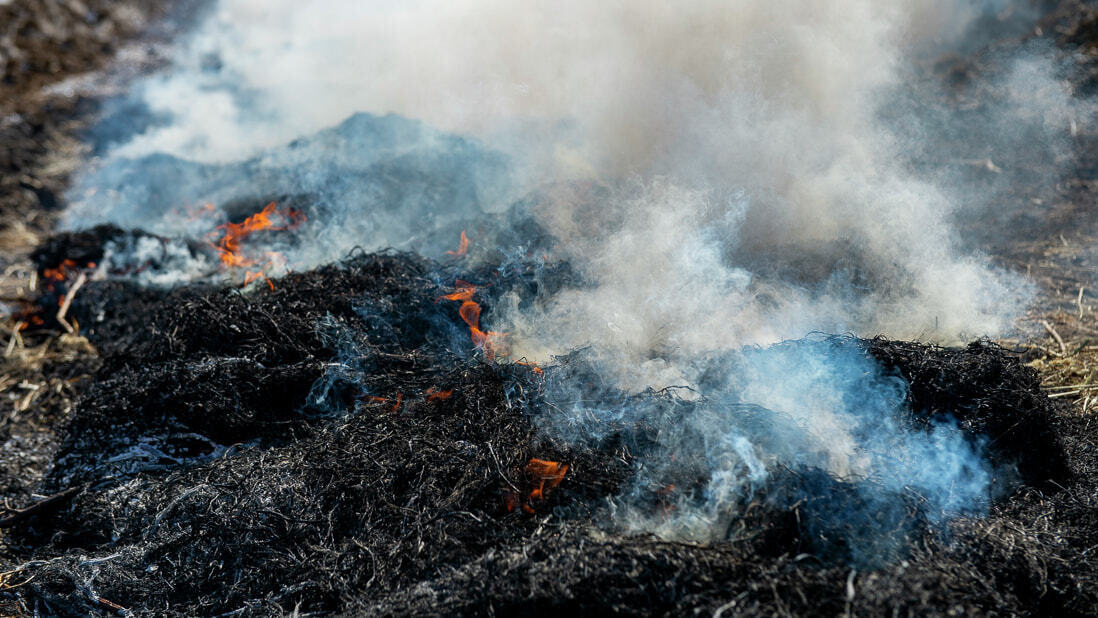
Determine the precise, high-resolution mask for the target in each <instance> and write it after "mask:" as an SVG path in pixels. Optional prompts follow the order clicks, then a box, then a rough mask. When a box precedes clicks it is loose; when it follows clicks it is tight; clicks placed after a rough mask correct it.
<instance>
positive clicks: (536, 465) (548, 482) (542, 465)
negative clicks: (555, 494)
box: [526, 459, 568, 500]
mask: <svg viewBox="0 0 1098 618" xmlns="http://www.w3.org/2000/svg"><path fill="white" fill-rule="evenodd" d="M567 473H568V464H560V463H557V462H555V461H546V460H544V459H531V460H530V461H529V462H527V464H526V474H528V475H529V476H530V477H531V478H532V479H533V480H534V481H535V482H536V483H537V484H538V486H537V487H536V488H534V489H533V490H532V491H531V492H530V499H531V500H542V499H544V498H545V492H546V491H547V490H550V489H555V488H556V487H557V486H558V485H560V483H561V481H563V480H564V475H565V474H567Z"/></svg>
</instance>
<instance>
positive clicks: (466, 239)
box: [446, 230, 469, 257]
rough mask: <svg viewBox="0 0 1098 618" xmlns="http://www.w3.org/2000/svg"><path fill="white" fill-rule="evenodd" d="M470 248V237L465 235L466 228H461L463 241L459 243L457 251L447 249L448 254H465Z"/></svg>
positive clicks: (458, 255)
mask: <svg viewBox="0 0 1098 618" xmlns="http://www.w3.org/2000/svg"><path fill="white" fill-rule="evenodd" d="M468 250H469V237H468V236H466V235H465V230H461V241H460V242H459V243H458V248H457V251H447V252H446V255H453V256H457V257H460V256H463V255H465V252H466V251H468Z"/></svg>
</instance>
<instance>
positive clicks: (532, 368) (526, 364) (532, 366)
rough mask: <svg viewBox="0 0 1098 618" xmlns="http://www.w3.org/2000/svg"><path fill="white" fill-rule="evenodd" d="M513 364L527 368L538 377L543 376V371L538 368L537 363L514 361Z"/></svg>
mask: <svg viewBox="0 0 1098 618" xmlns="http://www.w3.org/2000/svg"><path fill="white" fill-rule="evenodd" d="M515 364H516V365H522V366H523V367H529V368H530V371H533V372H534V373H536V374H538V375H539V376H540V375H544V374H545V371H544V370H542V368H541V367H538V364H537V363H532V362H530V361H515Z"/></svg>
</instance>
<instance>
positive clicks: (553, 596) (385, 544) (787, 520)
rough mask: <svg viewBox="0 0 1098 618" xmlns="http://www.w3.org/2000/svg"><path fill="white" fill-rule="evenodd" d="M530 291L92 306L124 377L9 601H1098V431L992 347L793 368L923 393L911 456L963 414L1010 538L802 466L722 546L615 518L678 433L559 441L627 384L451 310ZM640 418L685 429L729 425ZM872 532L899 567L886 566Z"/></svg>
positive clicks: (99, 411) (116, 295)
mask: <svg viewBox="0 0 1098 618" xmlns="http://www.w3.org/2000/svg"><path fill="white" fill-rule="evenodd" d="M118 233H119V232H118V231H117V230H106V233H104V231H102V230H101V231H100V232H98V233H96V232H92V233H79V234H71V235H63V236H61V237H58V238H56V239H54V240H53V241H52V242H51V243H49V244H48V245H47V246H46V247H45V248H44V250H43V251H41V252H39V253H38V254H37V255H38V259H39V260H40V261H39V268H40V269H41V270H42V271H43V272H45V270H46V269H48V268H57V267H58V265H59V263H60V262H61V261H62V260H64V259H73V258H75V257H78V259H81V260H88V261H94V258H95V257H96V256H95V255H94V254H95V253H96V250H95V249H94V246H95V244H96V242H97V240H96V239H98V242H100V243H102V242H107V240H106V239H110V238H114V239H115V240H117V234H118ZM100 250H101V249H100ZM80 251H83V253H81V254H80V255H79V256H75V255H73V254H74V253H77V252H80ZM89 251H91V254H89V253H88V252H89ZM66 256H72V257H66ZM531 268H532V267H531ZM531 273H532V270H530V269H525V270H524V269H523V268H522V267H512V268H511V269H509V270H508V271H506V272H505V273H503V274H501V273H500V271H499V270H495V269H488V268H486V269H482V270H479V271H464V270H462V268H461V265H460V263H456V264H455V263H453V262H451V263H439V262H435V261H432V260H428V259H426V258H423V257H420V256H416V255H414V254H408V253H396V252H389V253H384V252H383V253H372V254H368V253H364V252H355V253H353V254H351V255H348V256H347V257H346V258H345V259H344V260H342V261H341V262H339V263H336V264H332V265H329V266H325V267H321V268H318V269H315V270H311V271H308V272H303V273H296V274H290V275H287V276H285V277H282V278H278V279H276V280H275V281H273V289H271V288H270V287H268V286H266V285H262V284H253V285H252V286H251V287H249V288H247V289H244V290H242V289H240V288H239V287H238V286H237V285H232V286H216V285H209V284H202V285H185V286H179V287H174V288H170V289H168V288H151V287H143V286H140V285H139V284H137V283H134V282H133V281H126V280H120V279H107V280H101V281H91V282H89V283H87V284H86V285H85V286H84V288H83V289H82V290H80V291H79V293H78V294H76V296H75V297H74V299H73V302H72V308H71V312H72V313H71V315H72V318H73V319H74V320H76V321H77V322H78V323H79V324H82V325H84V326H83V328H84V332H86V333H87V334H88V336H89V337H90V338H91V339H92V341H93V342H94V343H95V345H96V346H98V348H99V351H100V354H101V356H102V364H101V367H100V368H99V369H98V371H97V373H96V375H95V377H94V380H93V381H92V383H91V385H90V387H89V388H88V390H87V391H86V393H85V394H84V396H83V397H82V398H81V399H80V401H79V403H78V405H77V407H76V409H75V410H74V412H73V414H72V416H71V419H70V420H69V422H68V423H67V425H66V427H65V428H64V430H63V432H62V437H61V439H60V445H59V448H58V449H57V451H56V453H55V455H54V457H53V465H52V468H51V470H50V472H49V473H48V475H47V477H46V479H45V480H44V482H43V483H42V485H41V487H40V489H39V493H42V494H50V495H58V498H57V499H56V500H54V501H53V502H52V503H51V504H50V505H49V507H50V508H48V509H47V508H43V509H41V510H39V511H32V512H30V513H28V514H27V515H26V516H25V517H23V518H19V520H18V521H15V522H9V525H11V528H10V538H9V542H10V543H11V544H12V545H11V547H10V549H11V551H12V552H13V554H14V555H16V556H18V557H19V560H18V561H17V562H16V563H13V564H11V565H10V566H9V571H10V572H9V574H8V575H7V576H8V577H10V578H12V579H11V580H9V581H14V580H15V579H18V580H19V581H20V582H23V581H25V582H26V583H24V584H23V585H20V586H18V587H15V588H13V589H11V590H9V591H7V592H4V593H3V595H4V598H5V599H6V601H5V603H6V604H7V606H8V607H9V608H10V609H13V610H18V611H24V612H37V613H46V614H62V615H86V614H89V613H92V614H95V613H98V614H115V613H126V612H134V613H138V614H141V613H164V614H170V615H215V614H218V615H220V614H229V613H231V614H243V615H269V614H271V613H290V612H298V613H315V614H330V613H367V614H378V615H380V614H384V615H435V614H438V613H458V614H489V613H496V614H506V615H511V614H518V613H523V614H526V613H530V614H534V615H550V614H552V615H555V614H559V613H561V612H565V611H577V612H584V613H598V614H603V613H608V614H616V615H667V614H683V613H688V612H702V613H713V612H720V611H721V610H722V608H723V610H724V611H735V612H737V613H751V614H762V613H766V614H772V613H779V612H780V613H785V612H793V613H808V612H811V613H821V612H822V613H839V612H841V611H846V610H849V611H861V612H864V613H884V612H885V611H890V612H898V613H902V614H916V613H918V614H926V613H944V612H947V611H961V612H965V613H993V612H1010V613H1037V612H1041V613H1048V612H1054V613H1057V614H1059V615H1073V614H1078V615H1083V614H1086V613H1087V612H1089V611H1090V610H1091V609H1092V608H1093V607H1094V603H1095V602H1098V598H1096V593H1095V591H1096V590H1098V587H1096V586H1095V584H1096V583H1098V571H1096V569H1095V568H1094V567H1093V566H1092V565H1093V561H1089V560H1087V558H1086V555H1085V554H1086V552H1087V551H1088V546H1087V541H1086V539H1087V538H1090V534H1091V532H1092V531H1093V530H1094V527H1095V525H1096V522H1095V521H1094V516H1093V512H1094V511H1093V510H1092V505H1090V504H1088V500H1092V496H1093V495H1095V494H1094V489H1095V487H1096V485H1098V483H1096V479H1098V465H1096V462H1095V461H1094V456H1093V453H1089V452H1087V451H1086V449H1083V448H1080V447H1079V446H1078V445H1077V444H1076V442H1075V440H1077V439H1079V438H1080V437H1082V436H1083V435H1084V432H1085V428H1084V427H1082V426H1081V425H1080V423H1079V422H1077V421H1075V420H1071V419H1067V418H1065V417H1064V416H1063V415H1061V414H1059V413H1058V411H1057V409H1056V408H1055V406H1053V403H1052V401H1051V400H1049V399H1048V398H1047V397H1046V395H1045V394H1044V393H1043V392H1042V391H1041V390H1040V388H1039V386H1038V382H1037V379H1036V376H1035V374H1034V372H1033V371H1032V370H1030V369H1028V368H1026V367H1024V366H1023V365H1022V364H1021V363H1020V362H1019V361H1018V360H1017V359H1016V358H1015V357H1013V356H1012V355H1010V354H1009V353H1008V352H1006V351H1004V350H1002V349H1000V348H997V347H996V346H994V345H992V344H990V343H986V342H977V343H973V344H971V345H970V346H968V347H966V348H957V349H953V348H938V347H932V346H927V345H922V344H915V343H904V342H897V341H888V340H884V339H873V340H860V339H855V338H851V337H826V338H822V337H821V338H815V339H807V340H803V341H798V342H788V343H786V344H782V346H780V347H792V348H811V349H822V350H826V351H828V353H839V354H846V353H850V354H854V355H857V356H860V357H863V358H865V359H869V360H870V361H871V362H873V363H877V364H879V365H880V366H881V367H882V368H883V369H884V371H885V372H887V373H889V374H890V375H895V376H897V377H901V378H903V379H904V380H906V381H907V382H908V383H909V384H910V388H909V389H907V390H906V391H905V392H906V404H907V405H906V406H905V407H904V410H906V413H905V416H904V417H903V418H899V419H895V420H896V422H899V423H902V424H903V425H904V426H905V427H906V428H907V429H906V431H910V432H926V431H929V429H928V426H929V424H930V423H931V422H932V421H933V419H935V418H936V417H939V416H941V415H943V414H949V415H951V416H952V417H953V418H954V419H955V421H956V423H957V425H958V427H959V428H960V431H961V432H962V433H963V435H964V436H965V439H966V440H972V441H975V442H986V444H987V445H988V448H987V449H986V451H985V454H984V456H985V457H986V461H987V463H988V465H989V469H991V470H993V471H994V474H995V479H994V480H995V482H994V483H993V485H995V490H994V492H993V495H992V498H993V499H994V502H993V504H991V506H990V510H989V512H988V513H987V514H986V515H985V514H982V513H970V514H965V513H960V514H955V515H954V516H952V517H950V518H949V519H948V520H946V521H944V522H942V521H939V520H937V519H935V518H934V517H933V512H932V511H933V508H934V507H933V505H930V504H929V503H928V502H927V500H926V499H925V497H924V496H922V495H921V494H920V489H919V488H917V487H911V488H908V489H907V490H905V492H904V495H903V496H901V497H900V500H899V501H898V502H887V501H886V502H879V503H878V502H874V501H872V500H868V499H867V498H866V496H868V495H873V494H874V493H876V492H877V491H878V488H875V487H873V486H874V485H875V484H879V482H880V481H879V480H878V479H874V478H855V477H850V478H841V477H838V476H836V475H834V474H832V473H830V472H829V471H827V470H825V469H821V468H818V467H811V466H802V467H785V468H780V469H778V470H776V471H775V473H774V474H773V475H771V476H770V477H768V479H767V480H766V482H765V483H763V484H761V485H760V486H758V487H757V488H756V489H755V490H754V491H752V492H750V493H747V494H745V495H743V496H742V499H741V501H740V502H739V503H738V504H728V505H726V509H727V511H728V514H729V517H728V519H727V528H726V532H725V533H723V534H722V535H721V538H719V539H716V540H713V541H710V542H705V543H697V542H688V541H682V540H678V541H676V540H666V539H662V538H659V537H656V536H653V535H651V534H645V533H638V532H631V531H629V530H627V529H624V528H623V527H622V526H620V525H618V523H616V522H615V521H614V519H613V518H612V517H611V516H610V514H609V512H608V511H609V509H610V508H611V507H610V506H609V505H613V504H614V503H615V500H614V499H615V497H616V496H618V495H619V494H621V493H622V491H623V490H624V489H625V488H626V487H627V486H629V484H630V483H632V482H634V481H633V480H632V479H634V478H635V477H636V476H637V469H636V467H637V465H638V464H640V463H642V462H643V457H642V456H641V453H643V452H644V450H645V449H646V448H648V447H650V446H651V445H652V444H655V443H658V442H659V440H660V437H659V433H660V432H661V431H667V429H668V428H667V427H661V426H658V424H656V423H654V421H653V419H654V418H656V417H653V416H651V415H640V416H637V417H636V419H635V420H632V421H631V420H630V418H629V417H628V416H625V417H622V418H620V419H618V420H616V421H615V423H616V424H611V425H613V426H610V425H607V426H606V427H604V429H605V431H604V432H603V433H602V435H600V436H599V438H598V440H594V441H588V442H584V443H577V442H570V441H563V440H560V439H557V437H556V436H555V434H553V433H551V432H546V431H544V430H543V429H541V428H539V422H540V421H539V419H541V418H543V417H545V416H546V415H547V414H550V413H551V412H550V408H551V407H552V406H553V405H555V404H554V401H553V389H554V384H556V383H557V382H558V381H559V380H560V379H566V380H567V382H568V383H570V384H574V383H576V382H577V380H579V376H581V375H586V376H587V378H588V381H586V382H584V381H583V380H579V383H581V384H586V385H587V386H585V387H583V388H584V389H587V390H588V391H589V392H590V393H592V394H593V395H592V396H597V397H598V398H601V399H604V400H605V399H607V398H608V397H609V395H608V394H607V391H608V390H612V389H611V387H608V386H606V385H605V384H599V383H598V378H597V374H595V373H594V372H593V371H592V370H591V368H590V367H587V366H586V365H585V361H584V359H582V358H580V357H578V356H575V355H574V356H573V357H569V358H561V359H558V361H557V363H555V364H553V365H547V366H544V367H537V366H533V365H530V364H521V363H515V362H511V361H506V362H504V361H501V360H499V359H497V360H495V361H489V359H488V358H487V355H486V354H485V351H484V350H481V351H477V350H476V348H475V347H474V344H473V342H472V341H471V340H470V338H469V327H468V324H467V323H465V322H464V321H462V319H461V317H459V316H458V314H457V312H456V311H454V307H453V305H452V303H447V302H445V301H443V302H439V299H440V297H444V296H446V295H447V294H451V293H453V287H452V286H451V283H450V282H452V281H453V280H455V279H458V278H462V279H465V280H472V281H492V282H493V283H494V287H497V288H499V289H504V288H507V287H508V286H507V285H506V284H507V283H508V282H507V281H505V280H504V279H506V278H508V277H510V278H512V279H513V281H528V280H529V278H530V276H531ZM556 276H558V277H567V275H566V274H563V271H562V272H561V273H558V274H557V275H556ZM513 281H512V282H513ZM542 282H543V284H544V282H548V283H549V284H551V283H552V277H548V278H546V277H542ZM488 289H489V290H491V289H492V288H488ZM53 300H54V299H50V302H53ZM480 300H481V302H482V303H483V304H484V307H485V309H486V310H487V309H490V307H491V304H492V303H493V302H495V300H496V299H494V298H493V294H492V293H491V292H486V293H485V294H484V295H483V297H481V298H480ZM618 396H619V399H618V400H617V401H618V404H619V405H621V406H623V407H625V406H662V407H664V408H665V409H668V410H673V411H674V413H675V414H676V415H678V416H683V415H688V414H690V411H691V410H692V409H693V408H696V407H699V406H701V405H702V404H700V403H699V402H698V401H697V400H692V399H688V398H682V397H678V396H676V395H675V394H674V393H673V392H667V391H665V392H647V393H642V394H639V395H629V394H627V393H619V394H618ZM736 413H737V414H739V415H741V416H743V417H745V418H756V419H761V420H759V421H758V422H763V423H765V422H768V421H767V420H766V418H767V417H766V416H765V411H762V410H756V411H755V412H754V414H755V416H752V409H751V408H750V407H748V406H744V407H742V408H741V409H739V410H738V411H737V412H736ZM881 420H882V421H883V420H884V419H881ZM1065 449H1066V450H1065ZM1069 456H1070V457H1069ZM1068 461H1070V462H1071V469H1069V466H1068V463H1067V462H1068ZM676 471H677V474H678V475H679V477H678V478H677V482H678V484H679V488H678V489H676V488H675V487H673V486H664V487H659V488H651V490H650V491H649V492H648V495H647V498H646V500H647V502H646V506H645V508H647V509H648V511H649V514H650V516H652V517H656V518H659V517H664V518H672V517H674V514H675V510H676V509H677V508H679V507H678V504H677V503H676V502H675V500H674V499H673V498H674V496H675V494H676V493H679V494H682V493H687V492H689V491H690V489H689V484H690V483H691V482H693V483H700V484H701V485H702V486H704V483H702V482H701V480H700V476H699V478H694V479H691V478H690V475H691V474H695V475H701V472H699V471H698V470H692V469H691V468H690V466H689V465H687V464H685V463H684V465H683V466H682V467H680V468H676ZM867 487H868V488H870V489H871V491H866V488H867ZM897 505H898V507H897ZM866 529H872V530H873V536H872V537H871V538H873V539H874V544H873V545H872V546H871V548H872V549H874V550H875V551H878V552H879V555H877V556H876V557H875V559H873V560H870V561H868V562H867V561H866V560H865V557H864V556H861V555H860V554H859V553H858V551H859V550H864V549H865V548H864V547H861V541H859V540H858V539H859V538H860V537H861V536H862V535H864V534H865V530H866Z"/></svg>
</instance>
